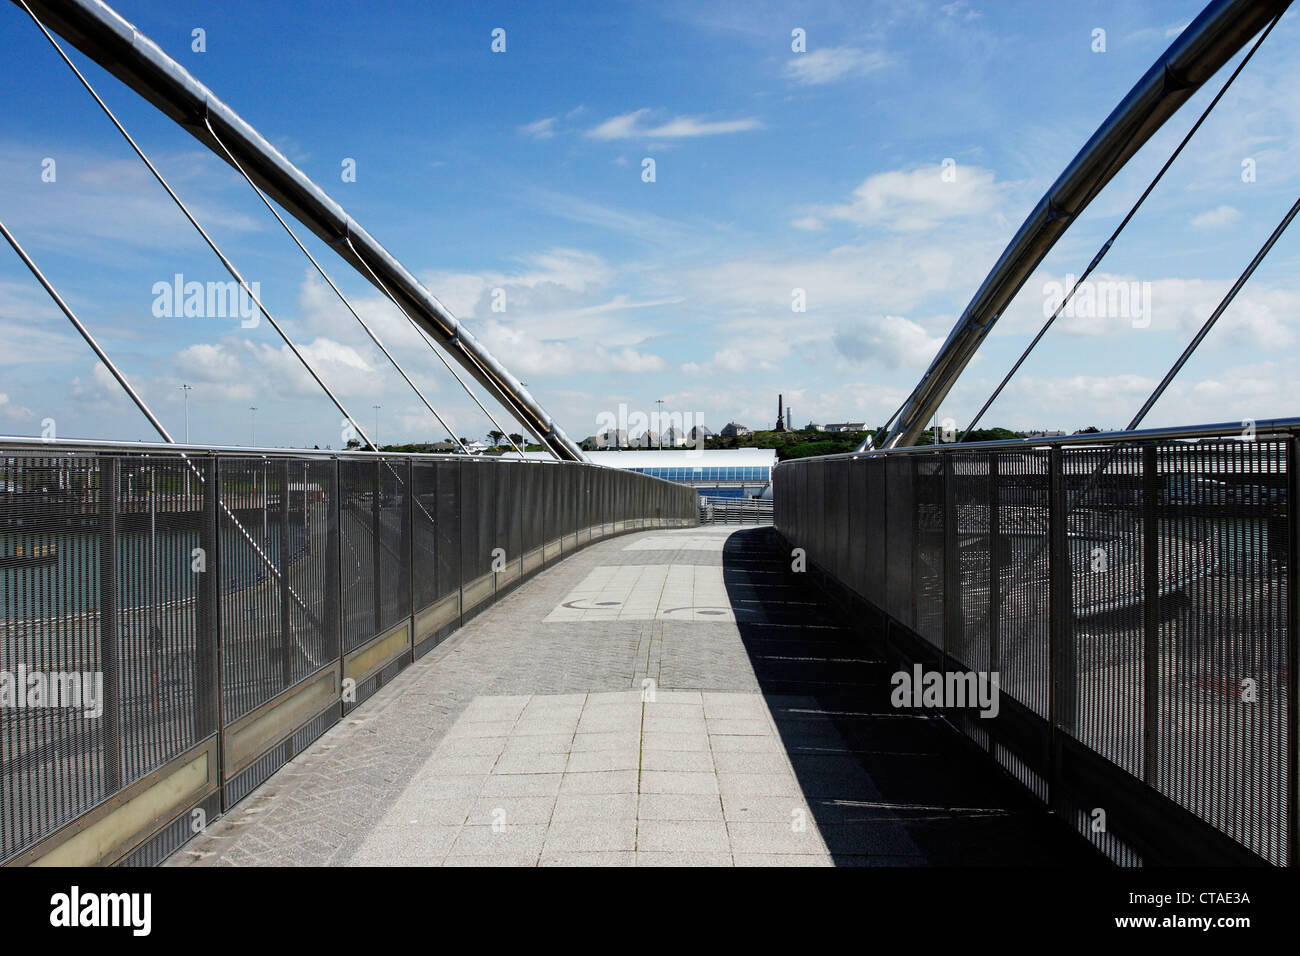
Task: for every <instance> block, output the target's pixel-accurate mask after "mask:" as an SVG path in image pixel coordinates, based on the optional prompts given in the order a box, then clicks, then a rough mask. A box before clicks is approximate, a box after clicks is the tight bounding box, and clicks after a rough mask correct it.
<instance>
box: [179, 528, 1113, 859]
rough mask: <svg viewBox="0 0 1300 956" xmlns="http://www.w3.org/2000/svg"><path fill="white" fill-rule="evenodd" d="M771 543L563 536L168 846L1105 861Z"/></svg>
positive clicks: (247, 851)
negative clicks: (569, 550)
mask: <svg viewBox="0 0 1300 956" xmlns="http://www.w3.org/2000/svg"><path fill="white" fill-rule="evenodd" d="M774 546H775V537H774V534H773V532H772V530H771V529H770V528H751V529H742V530H736V529H734V528H731V529H727V528H712V527H702V528H698V529H695V528H692V529H683V530H672V531H652V532H643V533H638V534H634V535H628V536H623V537H619V538H614V539H611V540H608V541H603V542H600V543H598V544H595V545H593V546H591V547H590V548H587V549H584V550H583V551H580V552H578V553H577V554H576V555H574V556H573V557H571V558H568V559H566V560H564V561H563V562H561V563H559V564H558V565H556V566H555V567H553V568H550V569H548V570H546V571H545V572H543V573H542V574H540V575H538V576H537V577H536V578H535V579H533V580H531V581H529V582H527V583H526V584H524V585H523V586H522V587H520V588H519V590H517V591H515V592H514V593H513V594H511V595H509V596H508V597H506V598H505V599H504V600H502V601H501V602H500V603H498V604H496V605H494V606H492V607H491V608H489V609H488V610H487V611H485V612H484V613H483V614H482V615H480V616H478V617H477V618H475V619H474V620H472V621H471V622H470V623H468V624H467V625H466V626H465V627H464V628H462V629H461V630H460V631H458V632H457V633H455V634H454V635H452V636H451V637H450V638H449V639H448V640H447V641H445V642H444V643H443V644H442V645H440V646H439V647H437V648H435V649H434V650H433V651H431V652H430V653H429V654H428V655H426V656H425V657H423V658H422V659H421V660H419V661H417V662H416V663H415V664H413V665H412V666H411V667H409V668H407V669H406V670H405V671H404V672H403V673H402V674H401V675H400V676H399V677H397V678H396V679H395V680H394V681H393V682H392V683H391V684H390V685H389V686H388V687H386V688H385V689H384V690H382V691H381V692H380V693H379V694H378V695H376V696H375V697H374V698H372V699H371V700H370V701H368V702H367V703H366V704H365V705H364V706H362V707H360V708H358V709H357V710H356V711H354V712H353V713H352V714H351V715H349V716H348V717H347V718H346V719H345V720H344V721H342V722H341V723H340V724H338V725H336V726H335V727H334V728H332V729H331V730H330V731H329V732H328V733H326V734H325V735H324V736H323V737H322V738H321V739H320V740H319V741H317V742H316V744H315V745H313V746H312V747H310V748H309V749H308V750H306V751H304V752H303V753H302V754H301V755H299V756H298V757H297V758H296V759H295V760H294V761H292V762H291V763H290V764H289V765H288V766H286V767H285V768H284V769H283V770H281V771H280V772H279V773H278V774H276V775H275V776H274V777H272V778H271V779H270V780H269V781H267V783H266V784H264V785H263V786H262V787H261V788H259V789H258V790H257V791H255V792H254V793H253V794H251V795H250V796H249V797H248V798H247V799H246V800H244V801H243V802H242V803H240V804H239V805H237V806H236V807H235V808H234V809H233V810H232V812H231V813H230V814H228V815H227V816H226V817H224V818H223V819H221V820H219V821H216V822H215V823H213V824H212V825H210V826H209V827H208V829H207V831H206V832H205V833H204V834H201V835H200V836H198V837H196V838H195V839H193V840H191V841H190V842H189V843H188V844H187V845H186V846H184V847H183V848H181V849H180V850H179V851H178V852H177V853H176V854H174V855H173V856H172V857H171V858H170V859H169V860H168V861H167V865H172V866H178V865H179V866H186V865H198V866H213V865H216V866H232V865H295V864H300V865H321V866H325V865H334V866H337V865H387V864H400V865H476V864H478V865H517V866H535V865H544V866H545V865H564V864H597V865H636V866H644V865H720V866H730V865H810V866H819V865H906V866H913V865H922V866H923V865H948V864H1016V865H1065V864H1079V863H1099V862H1100V857H1098V856H1096V855H1095V854H1094V852H1093V851H1092V850H1091V849H1089V848H1088V847H1087V846H1086V844H1084V843H1083V841H1081V840H1080V839H1078V838H1077V837H1075V836H1074V835H1073V834H1071V833H1069V832H1068V831H1067V830H1066V828H1065V826H1064V825H1063V824H1062V823H1061V822H1060V821H1058V820H1056V819H1055V818H1053V817H1052V816H1051V815H1049V814H1048V813H1046V812H1045V811H1044V810H1043V809H1042V808H1041V807H1040V806H1039V805H1038V804H1036V803H1034V802H1033V801H1032V800H1030V799H1029V798H1027V797H1026V796H1024V795H1023V794H1022V793H1021V791H1019V789H1018V788H1016V787H1015V786H1014V785H1013V784H1012V783H1010V782H1009V781H1008V780H1007V779H1006V778H1004V777H1003V776H1002V774H1001V773H1000V772H999V771H998V770H997V768H995V767H993V766H992V765H990V764H989V763H988V762H987V759H986V758H983V757H981V756H979V755H978V754H975V753H974V752H973V751H971V750H969V749H968V748H967V747H965V745H963V744H962V743H961V741H960V740H959V739H958V738H957V737H956V736H955V735H954V734H953V733H952V732H951V731H950V730H948V729H947V728H946V727H944V726H942V725H941V724H940V723H939V722H938V721H936V720H934V719H932V718H930V717H927V716H926V715H925V714H924V713H923V712H912V711H908V712H900V711H898V710H896V709H894V708H892V707H890V705H889V691H890V687H889V680H888V678H889V673H890V671H891V670H892V668H890V667H889V666H888V665H887V664H886V662H884V661H883V660H880V659H879V658H878V657H876V656H875V655H874V654H873V651H872V649H871V648H870V647H869V646H868V643H869V642H867V641H865V640H864V639H863V638H862V637H861V636H860V635H858V634H856V633H855V631H854V630H852V629H851V628H850V627H849V626H848V624H847V622H846V621H845V620H844V619H843V618H842V617H841V616H840V615H839V614H838V612H836V611H834V610H833V609H831V608H829V607H828V606H827V605H826V604H824V603H823V602H822V601H821V600H820V595H819V594H818V592H816V591H815V590H814V589H812V587H811V585H809V584H808V583H807V581H806V579H805V578H804V576H802V575H797V574H793V573H791V572H790V570H789V561H788V558H786V557H784V556H782V555H781V554H780V553H778V552H777V551H775V550H774ZM647 680H649V681H653V697H652V699H651V695H650V692H649V688H648V685H646V683H645V682H646V681H647ZM643 696H644V697H646V698H647V699H645V700H643Z"/></svg>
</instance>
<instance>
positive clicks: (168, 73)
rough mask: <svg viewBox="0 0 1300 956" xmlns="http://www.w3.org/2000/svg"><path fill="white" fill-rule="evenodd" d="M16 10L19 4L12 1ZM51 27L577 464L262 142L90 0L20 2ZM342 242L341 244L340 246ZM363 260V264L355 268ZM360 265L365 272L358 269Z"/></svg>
mask: <svg viewBox="0 0 1300 956" xmlns="http://www.w3.org/2000/svg"><path fill="white" fill-rule="evenodd" d="M13 2H14V3H15V5H17V6H19V7H20V8H21V7H22V6H23V4H22V3H20V2H19V0H13ZM25 5H26V6H27V7H29V8H30V9H31V11H32V12H33V13H35V14H36V16H37V17H39V18H40V20H41V21H42V22H43V23H44V24H45V25H46V26H47V27H49V28H50V29H51V30H53V31H54V32H55V33H58V34H59V35H60V36H62V37H63V38H64V39H66V40H67V41H68V42H69V43H71V44H72V45H73V46H75V47H77V49H79V50H80V51H81V52H82V53H84V54H85V55H86V56H88V57H90V58H91V59H92V60H94V61H95V62H96V63H98V64H99V65H100V66H102V67H103V68H104V69H105V70H107V71H108V72H109V73H112V74H113V75H114V76H116V77H117V78H118V79H119V80H121V81H122V82H123V83H125V84H126V85H127V86H129V87H130V88H131V89H132V90H134V91H135V92H136V93H138V94H140V96H142V97H144V99H146V100H148V101H149V102H150V103H151V104H152V105H153V106H154V107H156V108H157V109H158V111H159V112H161V113H162V114H163V115H165V116H167V117H168V118H169V119H171V120H172V121H173V122H175V123H176V124H177V125H178V126H180V127H182V128H183V129H185V130H186V131H187V132H189V133H190V135H191V136H193V137H194V138H195V139H197V140H198V141H199V142H200V143H202V144H203V145H204V146H206V147H207V148H208V149H210V150H211V151H212V152H213V153H214V154H215V155H216V156H218V157H219V158H220V159H221V160H222V161H223V162H225V163H227V164H229V163H230V158H229V157H227V156H226V154H225V150H223V149H222V147H221V145H220V144H218V142H217V141H216V140H215V139H214V138H213V135H212V133H210V132H209V131H208V124H209V123H210V124H211V126H212V129H213V131H214V132H215V133H216V135H217V136H219V137H220V139H221V141H222V142H224V144H225V146H226V148H228V149H229V150H230V153H231V155H232V156H233V157H234V158H235V159H236V160H237V161H238V163H239V165H241V166H243V168H244V170H245V171H246V172H247V173H248V175H249V177H250V178H251V179H252V180H253V181H254V182H255V183H256V184H257V185H258V187H259V188H260V189H262V191H263V192H265V193H266V194H267V195H268V196H270V197H271V198H272V199H274V200H275V201H276V202H277V203H278V204H279V205H280V206H281V207H282V208H283V209H285V210H287V211H288V212H289V213H290V215H292V216H293V217H294V218H295V219H297V220H298V221H299V222H301V223H302V224H303V225H305V226H306V227H307V228H308V229H310V230H311V231H312V232H314V233H315V234H316V235H317V236H319V237H320V239H321V240H322V241H324V242H325V243H327V244H328V245H329V246H330V247H331V248H333V249H334V250H335V252H337V253H338V254H339V256H340V257H342V258H343V259H344V260H345V261H346V262H347V263H348V264H349V265H351V266H352V267H353V268H354V269H356V270H357V271H358V272H359V273H361V274H362V275H363V276H365V277H366V279H367V281H370V282H372V284H373V280H372V279H371V278H370V276H369V275H368V274H367V273H368V269H369V270H374V272H375V273H376V274H377V275H378V276H379V277H380V278H381V279H382V280H383V282H384V283H386V284H387V286H388V288H389V289H390V290H391V291H392V293H393V294H394V295H395V296H397V297H398V298H399V299H400V300H401V302H402V303H403V305H404V306H405V307H406V308H408V309H409V311H410V313H411V315H413V316H414V317H415V318H416V320H417V321H418V322H419V323H420V326H421V327H422V328H423V329H424V330H425V331H426V332H428V334H429V335H430V336H432V338H433V340H434V341H435V342H437V343H438V344H440V345H442V346H443V348H444V349H445V350H446V351H447V352H449V353H450V354H451V355H452V356H453V357H454V358H455V359H456V361H458V362H459V363H460V364H461V365H462V366H463V367H464V368H465V369H466V371H468V372H469V374H470V375H471V376H472V377H473V378H474V379H475V380H476V381H477V382H478V383H479V384H480V385H482V386H483V387H484V388H485V389H486V390H487V391H488V393H489V394H490V395H492V397H493V398H495V399H496V400H497V401H499V402H500V403H501V404H502V405H503V406H504V407H505V408H507V409H509V410H510V412H511V414H512V415H514V416H515V417H516V418H518V419H519V421H520V422H522V423H524V424H525V425H526V426H527V427H528V428H529V430H531V431H534V432H535V433H536V434H538V435H539V436H540V437H541V438H542V440H543V442H544V443H545V444H546V445H547V446H548V447H549V448H550V449H551V450H552V451H553V452H554V453H555V454H556V455H558V456H559V457H560V458H564V459H568V460H570V461H584V460H585V457H584V456H583V454H582V451H581V450H580V449H579V448H578V446H577V445H575V444H574V443H573V442H572V441H571V440H570V439H569V437H568V436H567V435H565V434H564V432H563V431H562V430H561V429H560V427H559V426H558V425H556V424H555V422H554V421H553V420H552V419H551V417H550V415H549V414H547V412H546V410H545V409H543V408H542V406H541V405H540V404H538V402H537V400H536V399H534V398H533V397H532V396H531V395H530V394H529V393H528V390H527V389H525V388H524V386H523V385H522V384H521V383H520V382H519V380H518V379H516V378H515V377H514V376H513V375H511V374H510V373H509V372H508V371H506V369H505V367H504V366H503V365H501V363H500V362H498V361H497V360H496V358H495V357H493V355H492V354H491V353H490V352H489V351H488V350H487V348H486V347H485V346H483V345H482V344H481V343H480V342H479V341H478V340H477V339H475V338H474V336H473V334H472V333H470V331H469V330H468V329H466V328H465V327H464V326H463V325H461V324H460V323H459V322H458V321H457V320H456V318H455V316H453V315H452V314H451V313H450V312H449V311H448V310H447V309H446V308H445V307H444V306H443V304H442V303H441V302H439V301H438V300H437V299H436V298H434V296H433V295H432V294H431V293H430V292H429V290H427V289H426V288H425V287H424V286H423V285H421V284H420V282H419V281H418V280H417V279H416V278H415V276H413V275H411V273H410V272H408V271H407V270H406V268H405V267H404V266H403V265H402V264H401V263H400V262H398V261H397V259H395V258H394V257H393V256H392V255H391V254H390V253H389V252H388V250H387V249H385V248H384V247H383V246H382V245H380V244H379V243H378V242H377V241H376V240H375V239H374V238H372V237H371V235H370V234H369V233H368V232H366V231H365V230H364V229H362V228H361V226H360V225H359V224H357V223H356V222H355V221H354V220H353V219H352V217H351V216H349V215H348V214H347V213H346V212H345V211H344V210H343V207H342V206H340V205H339V204H338V203H336V202H335V201H334V200H333V199H331V198H330V197H329V196H328V195H326V194H325V192H324V190H322V189H321V188H320V187H319V186H317V185H316V183H314V182H313V181H312V180H311V179H310V178H309V177H308V176H307V175H306V174H305V173H303V172H302V171H301V170H300V169H298V168H297V167H296V166H294V165H293V164H292V163H291V162H289V160H288V159H286V158H285V157H284V156H283V155H282V154H281V153H280V151H279V150H277V149H276V148H275V147H274V146H272V145H271V144H270V143H268V142H267V141H266V140H265V139H264V138H263V137H262V135H261V134H260V133H258V132H257V130H255V129H254V128H253V127H252V126H250V125H249V124H248V123H247V122H245V121H244V119H243V118H242V117H240V116H239V115H238V114H237V113H236V112H235V111H234V110H232V109H231V108H230V107H229V106H227V105H226V104H225V103H223V102H222V101H221V100H220V99H218V98H217V97H216V95H215V94H213V92H212V91H211V90H209V89H208V88H207V87H206V86H204V85H203V84H202V83H200V82H199V81H198V80H197V79H195V78H194V76H192V75H191V74H190V73H189V71H187V70H186V69H185V68H184V67H183V66H181V65H180V64H179V63H177V62H176V61H175V60H173V59H172V58H171V57H169V56H168V55H167V54H166V53H164V52H163V51H162V50H161V49H160V48H159V47H158V45H157V44H155V43H154V42H153V41H152V40H150V39H149V38H147V37H146V36H144V35H143V34H142V33H140V31H139V30H137V29H136V28H135V27H134V26H132V25H131V24H130V23H128V22H127V21H126V20H125V19H123V18H122V17H121V15H119V14H118V13H117V12H116V11H115V10H113V9H112V8H111V7H110V6H108V5H107V4H106V3H103V2H100V0H26V4H25ZM349 238H350V239H351V240H352V242H351V245H349V243H348V242H347V240H348V239H349ZM363 263H364V265H363ZM367 266H368V269H367V268H366V267H367Z"/></svg>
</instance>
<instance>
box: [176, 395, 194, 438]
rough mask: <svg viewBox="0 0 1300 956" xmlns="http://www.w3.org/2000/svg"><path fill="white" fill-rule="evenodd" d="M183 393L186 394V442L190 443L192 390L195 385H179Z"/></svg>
mask: <svg viewBox="0 0 1300 956" xmlns="http://www.w3.org/2000/svg"><path fill="white" fill-rule="evenodd" d="M176 387H177V388H179V389H180V390H181V394H182V395H184V396H185V444H187V445H188V444H189V443H190V392H191V391H192V390H193V389H194V386H193V385H177V386H176Z"/></svg>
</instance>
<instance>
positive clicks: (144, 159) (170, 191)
mask: <svg viewBox="0 0 1300 956" xmlns="http://www.w3.org/2000/svg"><path fill="white" fill-rule="evenodd" d="M17 2H18V3H20V4H21V5H22V8H23V9H24V10H26V11H27V15H28V16H29V17H31V18H32V22H33V23H35V24H36V26H37V27H39V28H40V31H41V33H43V34H45V39H47V40H49V41H50V45H51V46H53V47H54V49H55V52H57V53H58V54H59V57H60V58H61V59H62V60H63V62H64V63H66V64H67V65H68V69H70V70H72V72H73V73H74V74H76V77H77V79H78V80H80V81H81V85H82V86H84V87H85V88H86V92H87V93H89V94H90V95H91V97H92V98H93V99H94V100H95V102H96V103H98V104H99V108H100V109H102V110H103V111H104V114H105V115H106V116H107V117H108V118H109V119H110V120H111V121H112V123H113V125H114V126H115V127H117V131H118V132H119V133H121V134H122V137H123V138H124V139H125V140H126V141H127V143H128V144H129V145H130V146H131V149H132V150H134V151H135V154H136V156H138V157H139V158H140V161H141V162H143V163H144V164H145V166H147V167H148V168H149V172H151V173H152V174H153V176H154V178H155V179H156V180H158V183H159V185H161V186H162V188H163V189H164V190H166V192H167V195H169V196H170V197H171V198H172V201H173V202H174V203H175V204H176V206H177V208H179V209H180V211H181V212H182V213H184V214H185V218H186V219H188V220H189V221H190V224H191V225H192V226H193V227H194V228H195V229H196V230H197V231H198V233H199V235H200V236H202V237H203V241H204V242H205V243H207V246H208V248H209V249H211V250H212V251H213V253H215V254H216V256H217V258H218V259H220V260H221V264H222V265H223V266H225V268H226V271H227V272H229V273H230V275H231V277H232V278H233V279H234V280H235V281H236V282H238V283H239V287H240V288H241V289H243V290H244V292H245V293H247V294H248V296H249V298H250V299H252V301H253V303H254V304H255V305H256V306H257V308H258V311H259V312H261V313H262V314H263V315H265V316H266V318H267V321H268V322H270V323H271V327H272V328H273V329H275V331H276V332H278V333H279V335H280V338H281V339H283V340H284V344H285V345H287V346H288V347H289V350H290V351H291V352H293V354H294V356H295V357H297V359H298V361H299V362H301V363H302V365H303V367H304V368H305V369H307V372H308V374H309V375H311V377H312V378H313V379H314V380H315V382H316V384H317V385H319V386H320V387H321V390H322V391H323V392H324V393H325V394H326V395H327V396H328V397H329V400H330V401H331V402H333V403H334V407H335V408H337V409H338V410H339V411H340V412H342V413H343V417H344V418H346V419H347V420H348V423H349V424H350V425H351V426H352V428H354V429H355V430H356V433H357V434H358V435H360V436H361V438H362V439H364V440H365V443H366V444H367V445H369V446H370V448H371V449H373V450H375V451H378V448H376V447H375V444H374V442H372V441H371V440H370V438H369V437H368V436H367V435H366V433H365V432H364V431H363V430H362V428H361V426H360V425H359V424H358V423H357V421H356V419H354V418H353V417H352V416H351V415H350V414H349V413H348V410H347V409H346V408H344V407H343V403H342V402H340V401H339V400H338V398H337V397H336V396H335V395H334V393H333V392H332V391H330V389H329V386H328V385H326V384H325V382H324V381H323V380H322V379H321V377H320V376H319V375H317V374H316V370H315V369H314V368H312V367H311V363H310V362H308V361H307V359H306V358H305V357H304V356H303V354H302V353H301V352H300V351H298V347H297V346H296V345H294V343H293V340H292V339H290V338H289V336H288V335H287V334H286V333H285V331H284V329H282V328H281V327H280V323H278V322H276V320H275V317H274V316H272V315H271V313H270V312H269V311H267V309H266V306H264V305H262V301H261V299H260V298H259V297H258V296H257V295H255V294H254V293H253V290H252V289H251V288H249V285H248V283H247V282H245V281H244V277H243V276H242V275H240V274H239V270H238V269H236V268H235V266H234V264H233V263H232V262H231V261H230V260H229V259H227V258H226V256H225V254H224V253H223V252H222V251H221V249H220V248H219V247H218V246H217V244H216V243H215V242H214V241H213V240H212V237H211V236H209V235H208V233H207V231H206V230H205V229H204V228H203V226H201V225H200V224H199V221H198V220H197V219H195V218H194V214H193V213H191V212H190V210H189V207H188V206H186V205H185V203H184V202H182V201H181V198H180V196H178V195H177V194H176V191H175V190H173V189H172V187H171V185H170V184H169V183H168V182H167V180H166V179H165V178H164V177H163V175H162V173H160V172H159V171H158V168H157V167H156V166H154V164H153V163H152V162H151V161H150V160H149V157H148V156H146V155H145V153H144V150H142V149H141V148H140V147H139V145H137V144H136V141H135V140H134V139H132V138H131V134H130V133H128V132H127V131H126V127H125V126H123V125H122V123H121V122H120V121H119V120H118V118H117V116H116V115H115V114H114V113H113V111H112V110H111V109H109V107H108V104H107V103H105V102H104V100H103V98H102V97H101V96H100V95H99V94H98V93H97V92H96V91H95V88H94V87H93V86H92V85H91V84H90V81H89V80H87V79H86V77H85V76H84V75H83V74H82V72H81V71H80V70H79V69H77V65H76V64H75V63H73V62H72V60H71V59H69V58H68V55H67V54H66V53H65V52H63V47H61V46H59V43H58V41H57V40H55V39H54V35H53V34H51V33H50V31H49V30H47V29H46V28H45V24H43V23H42V22H41V21H40V19H39V18H38V17H37V16H36V14H35V13H33V12H32V9H31V7H29V6H28V5H27V3H26V0H17Z"/></svg>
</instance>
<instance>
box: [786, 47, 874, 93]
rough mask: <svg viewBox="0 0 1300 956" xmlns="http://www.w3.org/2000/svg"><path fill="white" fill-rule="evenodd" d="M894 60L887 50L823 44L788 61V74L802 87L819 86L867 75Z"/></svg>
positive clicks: (793, 81)
mask: <svg viewBox="0 0 1300 956" xmlns="http://www.w3.org/2000/svg"><path fill="white" fill-rule="evenodd" d="M891 62H892V60H891V58H890V57H889V55H888V54H886V53H880V52H874V51H867V50H859V49H858V48H857V47H851V46H837V47H823V48H821V49H819V50H813V51H812V52H810V53H799V54H796V55H795V56H794V57H793V58H792V59H791V60H790V61H789V62H787V63H786V65H785V76H786V79H788V80H790V82H792V83H795V84H798V85H800V86H819V85H821V84H823V83H834V82H836V81H837V80H843V79H847V78H849V77H853V76H865V75H866V74H868V73H874V72H875V71H876V70H881V69H884V68H885V67H886V66H888V65H889V64H890V63H891Z"/></svg>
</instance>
